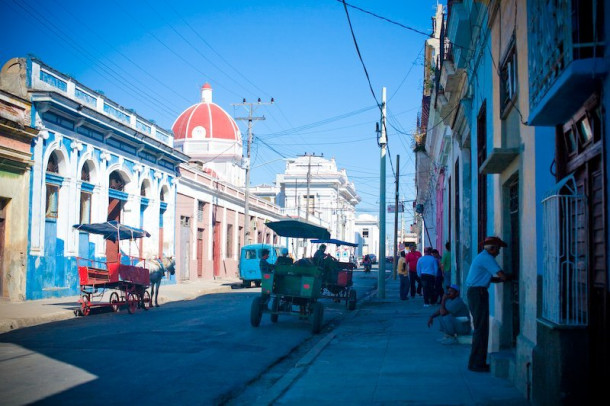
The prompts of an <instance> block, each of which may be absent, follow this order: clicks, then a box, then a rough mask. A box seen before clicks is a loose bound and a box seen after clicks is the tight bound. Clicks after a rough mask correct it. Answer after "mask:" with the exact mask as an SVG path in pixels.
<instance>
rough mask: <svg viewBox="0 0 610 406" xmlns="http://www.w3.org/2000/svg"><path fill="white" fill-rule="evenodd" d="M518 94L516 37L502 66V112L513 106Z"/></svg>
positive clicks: (512, 39)
mask: <svg viewBox="0 0 610 406" xmlns="http://www.w3.org/2000/svg"><path fill="white" fill-rule="evenodd" d="M516 95H517V52H516V49H515V37H514V35H513V37H512V38H511V42H510V44H509V46H508V49H507V52H506V55H505V57H504V59H503V61H502V64H501V66H500V113H501V114H504V113H505V112H506V111H507V109H508V107H509V106H512V104H513V102H514V100H515V98H516Z"/></svg>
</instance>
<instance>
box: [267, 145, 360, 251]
mask: <svg viewBox="0 0 610 406" xmlns="http://www.w3.org/2000/svg"><path fill="white" fill-rule="evenodd" d="M275 186H276V187H277V188H279V193H278V195H277V199H278V200H277V202H278V204H279V205H280V206H281V207H283V208H284V209H285V213H286V215H288V216H291V217H301V218H305V219H306V220H308V221H312V222H315V223H316V224H318V225H320V226H322V227H325V228H328V230H329V231H330V235H331V237H332V238H336V239H339V240H343V241H348V242H354V237H355V232H356V230H355V213H356V205H357V204H358V203H359V202H360V201H361V198H360V196H358V194H357V193H356V187H355V186H354V184H353V182H350V181H349V179H348V177H347V172H346V171H345V169H341V170H340V169H338V168H337V163H336V162H335V159H334V158H332V159H326V158H324V157H323V156H318V155H307V154H306V155H301V156H298V157H296V158H295V159H291V160H288V161H287V162H286V169H285V170H284V173H282V174H278V175H277V176H276V182H275ZM300 248H301V249H300V250H299V253H298V254H299V255H298V256H299V257H300V256H301V255H303V254H304V253H305V252H304V250H303V249H302V248H303V247H300ZM307 255H309V254H307Z"/></svg>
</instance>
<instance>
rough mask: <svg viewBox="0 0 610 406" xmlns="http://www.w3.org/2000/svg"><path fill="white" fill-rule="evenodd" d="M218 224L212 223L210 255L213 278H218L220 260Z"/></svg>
mask: <svg viewBox="0 0 610 406" xmlns="http://www.w3.org/2000/svg"><path fill="white" fill-rule="evenodd" d="M220 224H221V223H220V222H219V221H217V222H215V223H214V237H213V240H212V255H213V262H214V277H217V276H220V264H221V260H222V258H220V244H221V241H220Z"/></svg>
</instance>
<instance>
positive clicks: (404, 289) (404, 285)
mask: <svg viewBox="0 0 610 406" xmlns="http://www.w3.org/2000/svg"><path fill="white" fill-rule="evenodd" d="M396 270H397V272H398V277H399V278H400V300H407V299H408V298H409V271H408V270H407V261H406V260H405V252H404V251H400V258H398V264H397V265H396Z"/></svg>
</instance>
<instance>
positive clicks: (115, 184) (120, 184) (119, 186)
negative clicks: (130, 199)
mask: <svg viewBox="0 0 610 406" xmlns="http://www.w3.org/2000/svg"><path fill="white" fill-rule="evenodd" d="M108 186H109V187H110V189H114V190H119V191H121V192H122V191H123V189H124V188H125V181H124V180H123V178H122V177H121V174H120V173H119V172H118V171H114V172H112V173H111V174H110V177H109V183H108Z"/></svg>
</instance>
